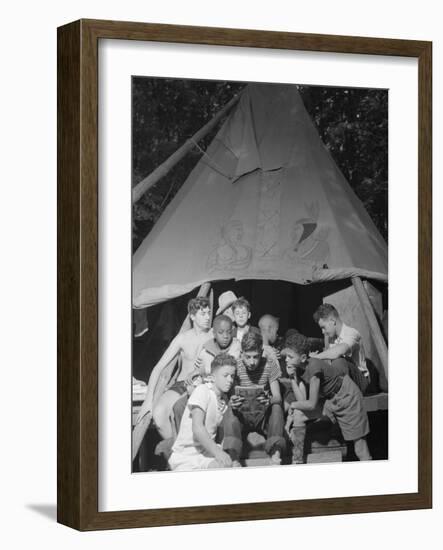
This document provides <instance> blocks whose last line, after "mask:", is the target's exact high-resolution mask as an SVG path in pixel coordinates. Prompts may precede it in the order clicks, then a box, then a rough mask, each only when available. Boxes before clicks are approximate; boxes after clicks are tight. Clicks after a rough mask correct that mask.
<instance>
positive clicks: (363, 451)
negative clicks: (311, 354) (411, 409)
mask: <svg viewBox="0 0 443 550" xmlns="http://www.w3.org/2000/svg"><path fill="white" fill-rule="evenodd" d="M307 350H308V345H307V341H306V338H305V337H304V336H303V335H301V334H294V335H293V336H291V337H290V338H288V340H287V341H286V343H285V349H284V350H283V353H284V354H285V356H286V358H287V363H286V365H287V366H286V368H287V371H288V374H289V375H290V376H291V377H293V378H294V381H295V384H293V390H294V395H295V398H296V401H293V402H292V403H291V406H290V414H291V416H292V421H293V424H294V428H295V430H296V429H297V428H302V429H303V428H304V425H305V423H306V421H307V420H308V419H309V418H312V417H315V416H317V413H316V409H317V407H318V404H319V398H320V396H321V397H324V398H325V402H324V405H323V415H325V416H327V417H328V418H329V419H330V420H331V421H332V422H337V423H338V425H339V427H340V429H341V432H342V435H343V438H344V439H345V440H346V441H353V442H354V450H355V454H356V455H357V457H358V459H359V460H371V455H370V453H369V449H368V445H367V443H366V439H365V437H366V435H367V434H368V433H369V421H368V415H367V413H366V411H365V409H364V404H363V395H362V393H361V391H360V390H359V389H358V387H357V386H356V384H355V383H354V382H353V381H352V380H351V378H350V377H349V376H348V374H347V369H346V366H345V365H344V366H343V364H341V363H338V364H334V363H333V364H332V365H329V364H328V363H327V362H326V361H321V360H320V359H317V358H311V359H309V360H308V355H307ZM298 368H301V369H302V374H301V376H300V375H299V374H298V372H297V369H298ZM300 378H301V379H302V380H303V382H304V383H305V384H306V385H307V386H308V387H309V398H308V399H306V397H305V396H304V395H303V393H302V392H300V391H299V390H298V382H299V379H300ZM300 432H302V430H299V434H300ZM304 433H305V432H303V440H302V441H301V438H300V437H295V441H294V462H300V453H301V455H302V453H303V443H304ZM297 445H298V447H299V448H296V447H297Z"/></svg>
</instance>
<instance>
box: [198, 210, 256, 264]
mask: <svg viewBox="0 0 443 550" xmlns="http://www.w3.org/2000/svg"><path fill="white" fill-rule="evenodd" d="M220 233H221V237H220V241H219V243H218V245H217V246H216V247H215V248H214V249H213V250H212V251H211V252H210V254H209V257H208V261H207V267H208V269H210V270H211V271H216V270H223V271H224V270H231V269H232V270H241V269H245V268H247V267H248V265H249V264H250V263H251V259H252V248H251V247H250V246H247V245H245V244H243V242H242V241H243V237H244V227H243V222H241V221H240V220H231V221H230V222H229V223H228V224H226V225H224V226H223V227H222V228H221V230H220Z"/></svg>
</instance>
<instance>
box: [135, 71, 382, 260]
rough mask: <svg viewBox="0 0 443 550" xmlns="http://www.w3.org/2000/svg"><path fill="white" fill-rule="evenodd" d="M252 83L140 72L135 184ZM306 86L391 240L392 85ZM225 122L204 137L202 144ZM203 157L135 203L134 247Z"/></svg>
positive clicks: (312, 106)
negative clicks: (380, 87) (148, 75)
mask: <svg viewBox="0 0 443 550" xmlns="http://www.w3.org/2000/svg"><path fill="white" fill-rule="evenodd" d="M245 85H246V84H245V83H239V82H217V81H199V80H178V79H161V78H146V77H134V78H133V82H132V99H133V106H132V123H133V124H132V151H133V155H132V157H133V158H132V162H133V165H132V185H133V186H134V185H136V184H137V183H138V182H140V181H141V180H142V179H144V178H145V177H146V176H147V175H148V174H150V173H151V172H152V171H153V170H154V169H155V168H156V167H157V166H159V165H160V164H161V163H162V162H164V161H165V160H166V159H167V158H169V156H170V155H171V154H172V153H173V152H174V151H176V150H177V149H178V148H179V147H180V146H181V145H182V144H183V143H184V142H185V141H186V140H187V139H188V138H190V137H191V136H192V135H193V134H195V132H197V131H198V130H199V129H200V128H201V127H202V126H204V125H205V124H206V123H207V122H208V121H209V120H211V118H212V117H213V116H214V115H215V114H216V113H217V112H218V111H220V109H221V108H222V107H223V106H224V105H225V104H226V103H227V102H228V101H229V100H230V99H231V98H232V96H233V95H234V94H235V93H239V92H240V91H241V89H242V88H243V87H244V86H245ZM299 90H300V93H301V94H302V97H303V100H304V103H305V105H306V108H307V110H308V112H309V114H310V115H311V117H312V119H313V120H314V122H315V124H316V125H317V128H318V130H319V133H320V136H321V138H322V140H323V142H324V143H325V145H326V147H327V148H328V150H329V151H330V153H331V155H332V156H333V158H334V159H335V161H336V163H337V164H338V166H339V168H340V169H341V171H342V172H343V174H344V176H345V177H346V178H347V180H348V181H349V183H350V185H351V186H352V188H353V189H354V191H355V192H356V194H357V195H358V196H359V197H360V199H361V200H362V201H363V203H364V205H365V207H366V209H367V211H368V212H369V215H370V216H371V217H372V219H373V220H374V222H375V224H376V226H377V227H378V229H379V231H380V232H381V234H382V235H383V236H384V237H385V239H387V230H388V219H387V190H388V174H387V164H388V163H387V154H388V110H387V107H388V94H387V91H386V90H374V89H355V88H353V89H345V88H331V87H312V86H299ZM220 124H221V123H220ZM220 124H219V126H218V127H217V128H216V129H214V130H213V131H212V132H211V133H210V134H208V135H207V136H206V137H205V138H204V140H202V142H200V144H199V145H200V147H201V148H202V149H203V150H206V148H207V147H208V145H209V143H210V142H211V140H212V139H213V137H214V135H215V133H216V132H217V131H218V128H219V127H220ZM200 157H201V151H200V150H198V149H197V148H194V149H193V150H192V151H191V152H190V153H188V154H187V155H186V156H185V157H184V158H183V159H182V160H181V161H180V162H179V163H178V164H177V165H176V166H175V167H174V168H173V169H172V170H171V171H170V172H169V173H168V174H167V176H165V177H164V178H163V179H161V180H160V181H159V182H158V183H157V184H156V185H154V186H153V187H152V188H151V189H150V190H149V191H148V192H147V193H146V194H145V195H144V196H143V197H142V198H141V199H140V200H139V201H138V202H137V203H136V204H135V205H134V212H133V246H134V249H136V248H137V247H138V245H139V244H140V242H141V241H142V240H143V238H144V237H145V236H146V235H147V234H148V233H149V231H150V229H151V228H152V226H153V224H154V223H155V222H156V221H157V219H158V218H159V216H160V215H161V213H162V212H163V210H164V208H165V207H166V206H167V204H168V203H169V202H170V201H171V200H172V198H173V197H174V196H175V194H176V193H177V191H178V190H179V189H180V186H181V185H182V183H183V182H184V181H185V180H186V178H187V176H188V175H189V173H190V172H191V170H192V168H193V167H194V166H195V164H196V163H197V162H198V160H199V159H200Z"/></svg>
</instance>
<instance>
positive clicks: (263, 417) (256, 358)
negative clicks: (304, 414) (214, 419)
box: [223, 331, 286, 464]
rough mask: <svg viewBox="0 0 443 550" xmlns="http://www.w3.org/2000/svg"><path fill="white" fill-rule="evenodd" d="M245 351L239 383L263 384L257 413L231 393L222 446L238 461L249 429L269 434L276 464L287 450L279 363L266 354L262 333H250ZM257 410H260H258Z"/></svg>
mask: <svg viewBox="0 0 443 550" xmlns="http://www.w3.org/2000/svg"><path fill="white" fill-rule="evenodd" d="M241 347H242V352H241V355H240V359H239V361H238V364H237V374H236V385H237V386H240V388H242V387H243V388H247V387H252V386H263V387H264V390H265V391H264V393H262V394H261V395H258V396H257V397H256V400H257V402H258V404H259V406H258V407H257V410H256V411H255V412H250V411H249V410H248V409H245V408H244V407H242V405H243V402H244V398H243V397H241V396H240V395H232V396H231V398H230V401H229V405H230V406H229V408H228V410H227V412H226V414H225V416H224V418H223V431H224V443H223V448H224V450H225V451H226V452H227V453H228V454H229V456H230V457H231V459H232V460H233V461H235V462H238V461H239V460H240V459H241V457H242V450H243V441H244V440H245V438H246V436H247V434H248V433H249V432H257V433H259V434H261V435H263V436H265V437H266V443H265V451H266V452H267V454H268V455H269V456H270V458H271V461H272V462H273V463H274V464H280V462H281V456H282V454H283V452H284V450H285V444H286V443H285V439H284V437H283V430H284V414H283V407H282V398H281V393H280V385H279V382H278V379H279V377H280V375H281V371H280V366H279V364H278V362H277V361H276V360H275V359H274V358H273V357H265V356H264V355H263V339H262V337H261V334H259V333H257V332H255V331H254V332H253V331H249V332H247V333H246V334H245V335H244V337H243V340H242V343H241ZM257 411H258V412H257Z"/></svg>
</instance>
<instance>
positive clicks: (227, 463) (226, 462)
mask: <svg viewBox="0 0 443 550" xmlns="http://www.w3.org/2000/svg"><path fill="white" fill-rule="evenodd" d="M215 459H216V460H217V462H220V464H221V465H222V466H223V468H232V460H231V457H230V456H229V455H228V453H225V451H222V450H221V449H219V450H218V451H217V452H216V453H215Z"/></svg>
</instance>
